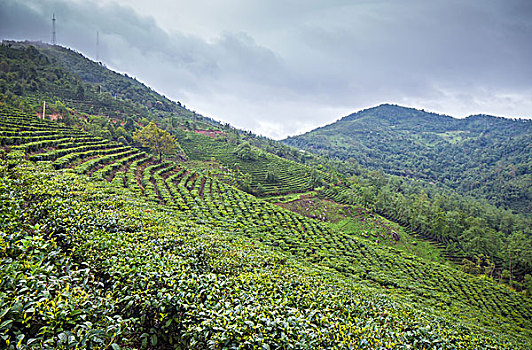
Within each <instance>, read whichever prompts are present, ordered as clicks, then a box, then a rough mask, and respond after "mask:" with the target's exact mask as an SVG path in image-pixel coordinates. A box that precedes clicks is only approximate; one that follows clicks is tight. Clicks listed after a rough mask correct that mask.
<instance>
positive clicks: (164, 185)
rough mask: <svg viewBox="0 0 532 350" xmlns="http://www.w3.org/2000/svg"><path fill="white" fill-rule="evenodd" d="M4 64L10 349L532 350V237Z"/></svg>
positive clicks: (54, 66)
mask: <svg viewBox="0 0 532 350" xmlns="http://www.w3.org/2000/svg"><path fill="white" fill-rule="evenodd" d="M0 53H1V55H0V68H1V72H0V87H1V88H2V90H1V92H0V181H1V183H0V198H1V201H0V203H1V204H0V206H1V207H0V219H1V220H0V234H1V235H0V264H1V266H0V271H1V272H0V274H1V276H0V277H1V278H0V344H2V345H1V346H4V345H5V347H7V348H13V349H15V348H32V347H36V348H47V349H56V348H71V347H78V348H102V349H103V348H113V349H117V348H134V349H140V348H144V349H146V348H198V349H203V348H231V347H243V348H263V349H268V348H271V349H273V348H296V349H297V348H301V349H303V348H317V349H319V348H323V349H326V348H327V349H328V348H334V347H336V348H363V349H381V348H382V349H385V348H405V349H407V348H418V349H428V348H444V349H462V348H471V349H478V348H489V347H492V348H501V349H502V348H512V349H514V348H516V349H519V348H523V349H526V348H529V347H530V346H531V345H532V344H530V342H531V340H530V339H531V334H532V333H531V332H532V324H531V321H530V320H531V319H532V302H531V299H530V294H531V292H532V278H531V277H530V273H531V271H532V258H531V256H530V252H531V251H532V248H531V247H530V241H531V240H530V235H531V234H532V233H531V232H530V229H531V228H532V224H531V221H530V217H526V216H524V215H521V214H515V213H512V212H510V211H507V210H504V209H501V208H497V207H495V206H493V205H491V204H489V203H487V202H483V201H480V200H473V199H471V198H466V197H462V196H459V195H458V194H457V193H456V192H454V191H452V190H451V189H442V188H441V187H439V186H437V185H435V184H432V185H430V184H427V183H426V182H423V181H421V182H416V181H413V180H412V177H410V178H405V177H399V176H391V175H386V174H383V173H381V172H376V171H372V170H368V169H366V168H365V167H363V166H361V164H360V162H356V161H353V160H352V159H349V160H348V161H341V160H338V159H332V158H327V157H320V156H316V155H313V154H312V153H309V152H300V151H299V150H297V149H295V148H291V147H288V146H286V145H282V144H280V143H277V142H275V141H272V140H268V139H266V138H263V137H257V136H256V135H254V134H252V133H251V132H245V131H241V130H237V129H235V128H232V127H230V126H229V125H222V124H220V123H217V122H214V121H212V120H210V119H207V118H203V117H201V116H199V115H196V114H195V113H193V112H191V111H189V110H186V109H185V108H184V107H183V106H180V105H179V104H178V103H174V102H172V101H169V100H167V99H165V98H164V97H162V96H160V95H158V94H157V93H155V92H154V91H153V90H151V89H149V88H147V87H146V86H144V85H142V84H140V83H139V82H136V81H135V80H134V79H132V78H129V77H127V76H125V75H119V74H117V73H114V72H111V71H109V70H107V69H106V68H105V67H103V66H101V65H99V64H97V63H94V62H90V61H89V60H87V59H86V58H84V57H83V56H82V55H80V54H78V53H75V52H73V51H71V50H68V49H65V48H61V47H59V46H48V45H44V44H39V45H36V46H35V47H34V46H32V45H31V44H30V43H12V42H10V43H9V44H6V45H2V46H1V47H0ZM102 91H103V92H102ZM105 96H107V97H105ZM106 98H109V99H107V100H106ZM44 101H46V106H47V107H46V113H45V115H44V116H43V115H42V109H43V102H44ZM438 118H439V117H438ZM152 122H154V123H152ZM421 124H422V123H421ZM154 127H155V128H156V130H158V132H160V133H161V135H162V134H164V135H166V134H167V141H168V142H170V143H171V147H167V148H164V151H163V152H162V153H159V152H158V151H157V150H156V149H154V148H150V145H149V144H148V143H146V144H144V143H141V142H140V141H139V134H140V133H141V132H142V131H143V130H146V129H148V128H152V129H153V128H154ZM163 129H164V130H166V131H164V130H163ZM168 132H169V133H168ZM509 132H510V131H509ZM517 134H518V132H517V131H516V132H515V135H517ZM512 135H514V134H512ZM515 137H518V136H515ZM159 141H160V140H157V142H159ZM157 142H156V143H157ZM141 146H142V147H141ZM1 342H4V343H1Z"/></svg>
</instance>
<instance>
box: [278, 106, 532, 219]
mask: <svg viewBox="0 0 532 350" xmlns="http://www.w3.org/2000/svg"><path fill="white" fill-rule="evenodd" d="M283 142H284V143H285V144H288V145H290V146H294V147H298V148H300V149H304V150H308V151H313V152H316V153H318V154H321V155H325V156H329V157H333V158H338V159H342V160H347V159H352V160H354V161H356V162H358V163H359V164H360V165H362V166H364V167H368V168H371V169H374V170H381V171H383V172H385V173H388V174H393V175H400V176H407V177H410V178H416V179H422V180H425V181H431V182H436V183H439V184H441V185H444V186H447V187H450V188H453V189H455V190H457V191H459V192H461V193H464V194H469V195H473V196H475V197H480V198H486V199H488V200H489V201H490V202H492V203H493V204H496V205H498V206H503V207H506V208H510V209H512V210H514V211H517V212H521V213H525V214H530V213H531V212H532V190H531V188H532V121H530V120H523V119H518V120H514V119H507V118H501V117H494V116H487V115H473V116H470V117H467V118H464V119H456V118H453V117H450V116H446V115H440V114H436V113H431V112H425V111H423V110H417V109H414V108H407V107H401V106H397V105H390V104H384V105H380V106H377V107H373V108H369V109H365V110H362V111H359V112H356V113H353V114H350V115H348V116H346V117H344V118H342V119H340V120H338V121H337V122H335V123H332V124H329V125H326V126H323V127H320V128H317V129H315V130H313V131H310V132H308V133H305V134H303V135H299V136H294V137H289V138H287V139H285V140H283Z"/></svg>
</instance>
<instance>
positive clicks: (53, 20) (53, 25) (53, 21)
mask: <svg viewBox="0 0 532 350" xmlns="http://www.w3.org/2000/svg"><path fill="white" fill-rule="evenodd" d="M52 45H55V12H54V14H53V16H52Z"/></svg>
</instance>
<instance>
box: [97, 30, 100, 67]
mask: <svg viewBox="0 0 532 350" xmlns="http://www.w3.org/2000/svg"><path fill="white" fill-rule="evenodd" d="M96 62H100V32H96Z"/></svg>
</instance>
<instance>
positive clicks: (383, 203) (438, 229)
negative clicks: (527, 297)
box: [326, 161, 532, 291]
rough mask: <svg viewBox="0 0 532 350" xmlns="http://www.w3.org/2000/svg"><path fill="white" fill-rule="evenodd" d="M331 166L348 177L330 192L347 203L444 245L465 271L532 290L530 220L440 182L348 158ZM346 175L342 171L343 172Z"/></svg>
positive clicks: (531, 231) (531, 230)
mask: <svg viewBox="0 0 532 350" xmlns="http://www.w3.org/2000/svg"><path fill="white" fill-rule="evenodd" d="M329 167H331V168H334V169H336V170H337V171H338V174H341V173H343V174H344V175H347V176H345V177H343V179H342V180H341V182H342V183H341V185H337V186H331V187H330V188H329V189H327V191H326V193H327V194H328V195H329V196H332V195H334V196H335V197H336V199H338V198H341V200H343V201H344V202H345V203H350V204H357V205H363V206H365V207H368V208H371V209H373V210H375V212H377V213H379V214H381V215H383V216H386V217H388V218H390V219H392V220H394V221H396V222H399V223H400V224H402V225H403V226H405V227H409V228H410V229H412V230H413V231H416V232H418V233H419V234H420V235H422V236H424V237H425V238H428V239H430V240H433V241H436V242H440V243H441V244H443V245H444V247H445V251H446V253H447V254H448V256H449V257H450V258H451V259H453V260H455V261H456V262H458V263H460V264H462V266H463V268H464V270H465V271H467V272H470V273H474V274H485V275H488V276H490V277H493V278H495V279H498V280H502V281H504V282H506V283H509V284H511V285H512V286H513V287H516V288H518V289H530V290H531V291H532V279H531V278H530V275H531V274H532V239H531V235H532V219H531V218H530V217H526V216H523V215H519V214H515V213H512V212H511V211H509V210H505V209H501V208H498V207H496V206H494V205H491V204H489V203H488V202H487V201H483V200H478V199H475V198H471V197H465V196H462V195H459V194H458V193H456V192H453V191H451V190H442V189H441V188H440V187H438V186H436V185H427V184H426V183H422V182H419V181H414V180H408V179H405V178H401V177H398V176H387V175H384V174H383V173H382V172H377V171H367V170H364V169H363V168H362V167H360V166H358V165H356V164H352V166H351V167H349V164H348V163H346V162H339V161H330V162H329ZM339 176H340V177H342V175H339Z"/></svg>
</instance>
